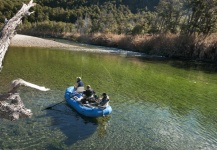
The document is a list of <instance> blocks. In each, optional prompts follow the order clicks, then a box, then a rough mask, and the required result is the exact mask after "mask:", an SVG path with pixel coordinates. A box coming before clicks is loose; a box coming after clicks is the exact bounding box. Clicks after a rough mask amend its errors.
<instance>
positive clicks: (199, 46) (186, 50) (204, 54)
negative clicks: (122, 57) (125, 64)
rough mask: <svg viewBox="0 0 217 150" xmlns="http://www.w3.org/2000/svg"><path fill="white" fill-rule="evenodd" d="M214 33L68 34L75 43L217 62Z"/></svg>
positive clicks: (215, 35)
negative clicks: (196, 34)
mask: <svg viewBox="0 0 217 150" xmlns="http://www.w3.org/2000/svg"><path fill="white" fill-rule="evenodd" d="M216 37H217V34H211V35H209V36H206V37H204V36H184V35H174V34H162V35H143V36H126V35H115V34H92V35H79V34H74V35H71V39H73V40H76V41H78V42H82V43H87V44H94V45H100V46H108V47H116V48H120V49H124V50H130V51H137V52H143V53H146V54H150V55H162V56H166V57H170V58H184V59H196V60H206V61H217V38H216Z"/></svg>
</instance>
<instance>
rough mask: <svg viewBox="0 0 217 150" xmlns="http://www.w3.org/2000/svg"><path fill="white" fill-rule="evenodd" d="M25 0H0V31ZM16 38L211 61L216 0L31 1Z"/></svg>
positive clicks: (216, 55) (216, 54) (216, 40)
mask: <svg viewBox="0 0 217 150" xmlns="http://www.w3.org/2000/svg"><path fill="white" fill-rule="evenodd" d="M28 2H29V0H7V1H5V0H0V26H1V27H3V26H4V23H6V22H7V19H10V18H12V17H13V16H14V15H15V14H16V13H17V11H18V10H19V9H20V8H21V6H22V3H28ZM34 2H36V3H37V5H36V7H33V8H32V11H35V13H34V14H32V15H30V16H28V17H25V18H24V19H23V24H22V25H21V26H20V27H19V28H18V30H17V32H18V33H20V34H27V35H33V36H40V37H56V38H66V39H70V40H73V41H77V42H82V43H87V44H94V45H100V46H108V47H115V48H120V49H124V50H131V51H137V52H143V53H145V54H149V55H160V56H165V57H170V58H182V59H191V60H203V61H211V62H217V0H206V1H204V0H133V1H132V0H91V1H88V0H34Z"/></svg>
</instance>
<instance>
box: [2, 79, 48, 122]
mask: <svg viewBox="0 0 217 150" xmlns="http://www.w3.org/2000/svg"><path fill="white" fill-rule="evenodd" d="M21 86H28V87H31V88H35V89H38V90H41V91H48V90H50V89H47V88H45V87H41V86H38V85H35V84H32V83H30V82H26V81H24V80H22V79H16V80H14V81H12V82H11V89H10V90H9V91H8V93H5V94H2V95H0V117H1V118H5V119H9V120H12V121H13V120H18V119H19V118H29V117H31V116H32V111H31V110H30V109H27V108H25V106H24V104H23V102H22V100H21V98H20V95H19V93H17V90H18V89H19V87H21Z"/></svg>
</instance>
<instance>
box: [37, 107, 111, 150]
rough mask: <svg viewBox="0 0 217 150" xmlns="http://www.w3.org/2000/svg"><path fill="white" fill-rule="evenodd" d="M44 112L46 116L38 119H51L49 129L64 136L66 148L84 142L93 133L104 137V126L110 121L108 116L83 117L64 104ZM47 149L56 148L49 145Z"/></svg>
mask: <svg viewBox="0 0 217 150" xmlns="http://www.w3.org/2000/svg"><path fill="white" fill-rule="evenodd" d="M51 106H52V105H51ZM45 111H46V114H45V115H43V116H40V117H45V116H46V117H51V119H52V122H51V126H50V127H49V129H50V130H58V129H59V130H60V131H61V132H62V133H63V134H64V135H65V136H66V139H65V140H63V143H64V144H65V145H67V146H71V145H73V144H74V143H76V142H77V141H82V140H85V139H87V138H89V137H90V136H92V135H93V134H94V133H95V132H97V134H98V135H99V136H104V135H105V134H106V130H105V124H106V123H107V122H108V121H109V119H110V117H109V116H107V117H103V118H90V117H86V116H83V115H81V114H79V113H77V112H76V111H75V110H74V109H72V108H70V107H69V105H68V104H66V103H60V104H59V105H56V106H54V107H52V108H51V109H47V110H45ZM85 147H86V148H88V147H89V146H88V145H86V146H85ZM47 149H52V150H53V149H58V148H56V147H55V146H54V145H49V146H47Z"/></svg>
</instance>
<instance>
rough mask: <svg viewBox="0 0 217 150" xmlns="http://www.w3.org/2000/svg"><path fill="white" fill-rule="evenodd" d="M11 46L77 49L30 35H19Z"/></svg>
mask: <svg viewBox="0 0 217 150" xmlns="http://www.w3.org/2000/svg"><path fill="white" fill-rule="evenodd" d="M10 46H17V47H49V48H77V46H73V45H70V44H65V43H61V42H57V41H54V40H48V39H43V38H38V37H33V36H28V35H22V34H17V35H15V36H14V37H13V38H12V40H11V44H10Z"/></svg>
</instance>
